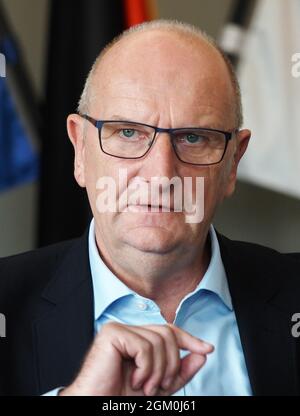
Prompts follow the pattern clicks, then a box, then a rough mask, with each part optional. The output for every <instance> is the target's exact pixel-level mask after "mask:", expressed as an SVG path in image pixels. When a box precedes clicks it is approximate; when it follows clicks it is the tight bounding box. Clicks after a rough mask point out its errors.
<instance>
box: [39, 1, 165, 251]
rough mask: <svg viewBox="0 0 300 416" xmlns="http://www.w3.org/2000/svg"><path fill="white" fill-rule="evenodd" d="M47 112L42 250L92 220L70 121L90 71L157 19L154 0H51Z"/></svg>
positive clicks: (41, 199)
mask: <svg viewBox="0 0 300 416" xmlns="http://www.w3.org/2000/svg"><path fill="white" fill-rule="evenodd" d="M50 5H51V10H50V12H51V13H50V15H51V17H50V22H49V27H50V34H49V45H48V59H47V74H46V87H45V90H46V94H45V95H46V101H45V105H44V108H43V119H42V123H43V134H42V146H41V180H40V195H39V227H38V229H39V236H38V245H40V246H41V245H46V244H51V243H55V242H57V241H60V240H65V239H69V238H73V237H77V236H79V235H80V234H82V233H83V231H84V229H85V228H86V227H87V225H88V222H89V220H90V217H91V212H90V208H89V204H88V200H87V197H86V192H85V190H82V189H81V188H79V186H78V185H77V183H76V182H75V179H74V177H73V165H74V154H73V149H72V146H71V144H70V143H69V140H68V137H67V132H66V118H67V116H68V114H69V113H72V112H75V111H76V108H77V103H78V99H79V96H80V93H81V91H82V89H83V85H84V81H85V78H86V76H87V74H88V71H89V69H90V67H91V65H92V63H93V62H94V60H95V59H96V57H97V55H98V54H99V52H100V51H101V49H102V48H103V47H104V46H105V45H106V44H107V43H108V42H110V41H111V40H112V39H113V38H114V37H115V36H116V35H118V34H120V33H121V32H122V31H123V30H124V29H126V28H128V27H130V26H132V25H135V24H138V23H141V22H144V21H146V20H152V19H155V18H156V17H157V11H156V4H155V0H113V1H112V0H101V1H99V0H77V1H76V2H74V1H73V0H60V1H56V0H52V1H51V3H50Z"/></svg>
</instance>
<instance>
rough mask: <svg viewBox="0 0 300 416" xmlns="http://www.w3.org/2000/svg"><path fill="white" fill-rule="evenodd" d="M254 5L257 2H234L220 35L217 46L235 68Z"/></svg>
mask: <svg viewBox="0 0 300 416" xmlns="http://www.w3.org/2000/svg"><path fill="white" fill-rule="evenodd" d="M256 4H257V0H236V1H235V2H234V5H233V7H232V9H231V12H230V14H229V19H228V21H227V23H226V24H225V27H224V29H223V31H222V33H221V36H220V39H219V44H220V46H221V48H222V49H223V50H224V52H225V53H226V54H227V56H228V57H229V59H230V60H231V62H232V64H233V65H234V66H235V67H237V65H238V61H239V57H240V52H241V50H242V47H243V41H244V35H245V33H246V30H247V28H248V26H249V24H250V21H251V18H252V15H253V11H254V9H255V6H256Z"/></svg>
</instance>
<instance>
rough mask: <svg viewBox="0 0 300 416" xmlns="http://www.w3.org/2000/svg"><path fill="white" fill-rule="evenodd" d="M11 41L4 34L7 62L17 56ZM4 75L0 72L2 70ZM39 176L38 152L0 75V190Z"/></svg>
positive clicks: (3, 49)
mask: <svg viewBox="0 0 300 416" xmlns="http://www.w3.org/2000/svg"><path fill="white" fill-rule="evenodd" d="M13 46H14V45H13V43H12V42H11V41H10V40H9V39H8V38H5V39H3V40H2V42H1V44H0V52H1V53H3V54H4V56H5V58H6V61H7V63H12V64H13V63H14V60H15V59H17V54H16V53H15V50H14V47H13ZM2 75H3V72H2ZM37 176H38V155H37V153H36V150H35V149H34V148H33V146H32V143H31V142H30V139H29V138H28V134H27V132H26V131H25V128H24V125H23V122H22V120H21V118H20V115H19V114H18V110H17V107H16V105H15V102H14V99H13V97H12V95H11V92H10V88H9V85H8V83H7V78H6V77H3V76H2V77H0V191H2V190H6V189H9V188H11V187H13V186H16V185H20V184H22V183H25V182H30V181H34V180H35V179H36V178H37Z"/></svg>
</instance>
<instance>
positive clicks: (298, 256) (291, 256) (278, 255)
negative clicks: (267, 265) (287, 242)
mask: <svg viewBox="0 0 300 416" xmlns="http://www.w3.org/2000/svg"><path fill="white" fill-rule="evenodd" d="M217 236H218V240H219V243H220V245H221V246H222V248H224V249H225V250H227V251H230V252H238V253H239V254H242V255H245V256H247V257H248V256H250V255H255V256H258V258H259V259H261V260H262V259H265V258H270V259H272V260H275V259H277V260H287V261H289V260H292V261H294V260H298V261H300V252H299V253H297V252H293V253H284V252H280V251H278V250H275V249H274V248H271V247H267V246H263V245H261V244H258V243H251V242H247V241H240V240H231V239H230V238H228V237H225V236H224V235H222V234H220V233H219V232H217Z"/></svg>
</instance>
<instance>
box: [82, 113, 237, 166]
mask: <svg viewBox="0 0 300 416" xmlns="http://www.w3.org/2000/svg"><path fill="white" fill-rule="evenodd" d="M80 116H81V117H83V118H85V119H86V120H88V121H89V122H90V123H92V124H93V126H95V127H96V128H97V129H98V136H99V144H100V148H101V150H102V152H103V153H105V154H106V155H109V156H113V157H117V158H118V159H142V158H143V157H144V156H146V154H147V153H148V152H149V150H150V149H151V148H152V146H153V143H154V141H155V137H156V135H157V133H168V134H169V135H170V137H171V143H172V147H173V149H174V152H175V154H176V156H177V158H178V159H179V160H180V161H181V162H183V163H188V164H189V165H196V166H211V165H217V164H218V163H221V162H222V160H223V158H224V155H225V153H226V149H227V146H228V142H229V140H231V139H232V137H233V134H235V133H237V132H238V129H235V130H233V131H223V130H216V129H210V128H202V127H181V128H175V129H174V128H169V129H167V128H162V127H156V126H151V125H150V124H145V123H139V122H135V121H128V120H96V119H94V118H93V117H91V116H89V115H88V114H80ZM104 123H127V124H131V123H132V124H135V125H137V126H145V127H150V128H152V129H153V130H154V135H153V138H152V141H151V144H150V146H149V149H147V151H146V152H145V153H144V154H143V155H142V156H137V157H123V156H116V155H113V154H111V153H108V152H106V151H105V150H103V146H102V140H101V129H102V126H103V124H104ZM189 129H191V130H192V129H198V130H203V131H211V132H216V133H222V134H223V135H224V137H225V148H224V152H223V154H222V157H221V159H220V160H219V161H218V162H213V163H192V162H187V161H185V160H182V159H181V158H180V156H179V155H178V153H177V150H176V146H175V145H174V143H173V140H172V137H173V135H174V133H175V132H180V131H184V130H189Z"/></svg>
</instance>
